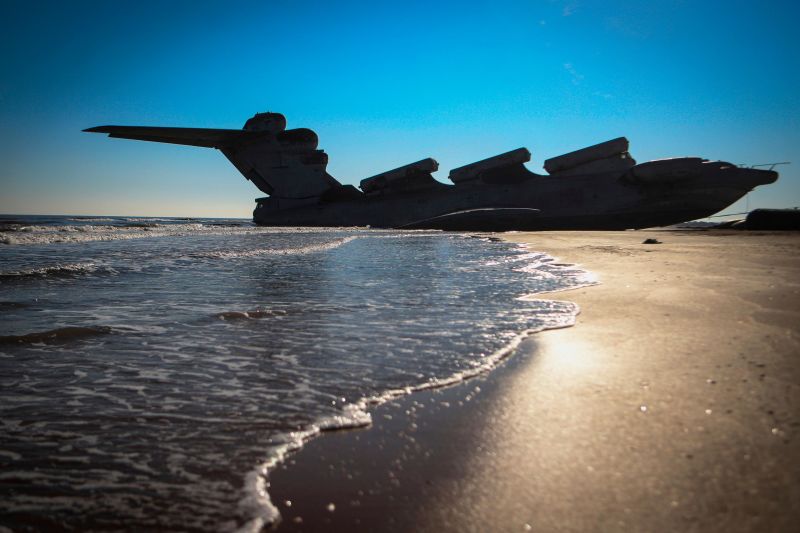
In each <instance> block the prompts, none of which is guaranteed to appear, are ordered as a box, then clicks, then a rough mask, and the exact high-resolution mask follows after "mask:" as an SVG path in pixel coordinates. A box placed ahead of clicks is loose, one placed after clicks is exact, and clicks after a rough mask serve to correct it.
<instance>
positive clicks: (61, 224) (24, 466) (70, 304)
mask: <svg viewBox="0 0 800 533" xmlns="http://www.w3.org/2000/svg"><path fill="white" fill-rule="evenodd" d="M0 242H3V243H6V245H2V244H0V313H2V316H3V320H2V321H1V322H0V370H2V372H1V373H0V385H1V386H0V424H2V433H0V500H1V501H2V503H0V524H3V525H6V526H9V527H12V528H14V529H20V530H25V529H30V530H35V529H40V528H43V527H50V528H53V527H59V528H64V527H66V528H75V529H86V528H98V529H109V528H125V529H137V528H161V529H184V530H185V529H206V530H207V529H212V530H220V529H235V528H239V527H251V528H257V527H259V526H260V525H261V524H263V523H266V522H268V521H269V520H272V519H274V518H275V510H274V508H273V507H272V506H271V504H270V502H269V499H268V495H266V494H264V493H263V489H264V474H265V472H266V470H267V469H268V467H269V465H270V464H272V463H274V462H275V461H277V460H279V459H280V458H281V457H282V455H283V454H284V453H285V452H286V451H287V450H290V449H292V448H293V447H296V446H297V445H299V444H300V443H301V442H302V440H303V439H304V438H308V437H309V436H312V435H314V434H316V433H317V432H319V431H320V429H335V428H340V427H349V426H358V425H364V424H367V423H369V414H368V411H369V404H370V402H376V401H380V400H381V399H384V398H387V397H390V396H392V395H397V394H403V393H406V392H409V391H411V390H413V389H418V388H424V387H429V386H438V385H441V384H446V383H448V382H452V381H456V380H460V379H464V378H465V377H468V376H470V375H473V374H475V373H477V372H481V371H485V370H487V369H489V368H491V367H492V366H493V365H495V364H496V363H497V362H498V360H499V359H500V358H502V357H503V356H504V355H505V354H506V353H507V352H508V351H509V349H510V348H511V347H513V345H514V343H516V342H518V341H519V339H520V335H521V334H523V333H524V332H526V331H533V330H539V329H542V328H550V327H560V326H564V325H569V324H571V323H572V321H573V320H574V315H575V313H576V312H577V309H576V307H575V306H574V305H572V304H570V303H567V302H554V301H546V300H534V301H522V300H519V299H518V298H519V297H521V296H523V295H525V294H529V293H533V292H543V291H553V290H562V289H567V288H571V287H576V286H580V285H585V284H587V283H589V282H590V280H589V278H588V276H587V275H586V273H584V272H582V271H580V270H577V269H572V268H569V267H565V266H562V265H556V264H554V262H553V260H552V258H549V257H547V256H546V255H544V254H539V253H532V252H530V251H527V250H525V249H524V248H521V247H520V246H517V245H513V244H508V243H502V242H493V241H490V240H489V239H486V238H475V237H471V236H468V235H464V234H445V233H440V232H424V231H421V232H398V231H377V230H365V229H309V228H303V229H296V228H294V229H292V228H280V229H278V228H259V227H255V226H253V225H252V224H251V223H249V222H248V221H243V220H211V219H197V220H186V219H132V218H121V217H98V218H91V217H87V218H77V217H0Z"/></svg>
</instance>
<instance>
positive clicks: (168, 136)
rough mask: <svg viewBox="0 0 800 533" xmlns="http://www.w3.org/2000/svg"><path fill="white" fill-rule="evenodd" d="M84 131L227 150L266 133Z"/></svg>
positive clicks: (143, 128)
mask: <svg viewBox="0 0 800 533" xmlns="http://www.w3.org/2000/svg"><path fill="white" fill-rule="evenodd" d="M83 131H86V132H89V133H107V134H108V136H109V137H116V138H120V139H134V140H137V141H152V142H159V143H172V144H186V145H189V146H203V147H205V148H225V147H228V146H233V145H236V144H241V143H243V142H248V141H250V140H254V139H258V138H260V137H264V136H268V135H269V133H268V132H265V131H247V130H225V129H211V128H164V127H151V126H97V127H94V128H88V129H85V130H83Z"/></svg>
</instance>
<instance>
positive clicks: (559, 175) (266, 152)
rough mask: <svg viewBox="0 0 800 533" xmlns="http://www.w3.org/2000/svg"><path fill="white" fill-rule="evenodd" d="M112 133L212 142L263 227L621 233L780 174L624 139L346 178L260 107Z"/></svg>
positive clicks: (689, 214) (722, 203)
mask: <svg viewBox="0 0 800 533" xmlns="http://www.w3.org/2000/svg"><path fill="white" fill-rule="evenodd" d="M84 131H88V132H94V133H107V134H109V136H110V137H119V138H125V139H136V140H141V141H154V142H163V143H174V144H186V145H192V146H202V147H206V148H216V149H218V150H220V151H221V152H222V153H223V154H224V155H225V157H227V158H228V160H230V162H231V163H233V165H234V166H235V167H236V168H237V169H238V170H239V172H241V173H242V175H243V176H244V177H245V178H247V179H248V180H250V181H251V182H253V184H254V185H255V186H256V187H258V188H259V189H260V190H261V191H263V192H264V193H266V194H267V196H266V197H263V198H258V199H257V200H256V208H255V211H254V212H253V220H254V221H255V222H256V223H257V224H261V225H266V226H372V227H380V228H414V229H443V230H477V231H507V230H581V229H583V230H615V229H630V228H647V227H653V226H665V225H669V224H675V223H678V222H686V221H689V220H695V219H698V218H704V217H707V216H710V215H713V214H714V213H717V212H719V211H720V210H722V209H724V208H726V207H727V206H729V205H731V204H732V203H734V202H735V201H737V200H738V199H740V198H742V197H743V196H744V195H745V194H747V193H748V192H749V191H751V190H752V189H753V188H755V187H756V186H758V185H765V184H769V183H773V182H774V181H775V180H777V179H778V173H777V172H774V171H772V170H757V169H752V168H744V167H738V166H736V165H734V164H731V163H726V162H723V161H709V160H707V159H702V158H700V157H678V158H672V159H659V160H655V161H647V162H644V163H639V164H637V163H636V161H635V160H634V159H633V158H632V157H631V155H630V153H628V140H627V139H626V138H624V137H619V138H617V139H612V140H610V141H606V142H603V143H600V144H596V145H594V146H589V147H587V148H583V149H580V150H576V151H574V152H570V153H567V154H564V155H560V156H558V157H553V158H551V159H548V160H546V161H545V163H544V168H545V170H546V171H547V174H544V175H542V174H536V173H534V172H531V171H529V170H528V169H527V168H526V167H525V163H527V162H528V161H530V159H531V153H530V152H529V151H528V150H527V149H525V148H518V149H516V150H512V151H510V152H506V153H503V154H500V155H496V156H494V157H490V158H487V159H483V160H481V161H477V162H475V163H470V164H468V165H465V166H462V167H459V168H456V169H453V170H451V171H450V175H449V179H450V181H451V182H452V183H453V184H452V185H447V184H444V183H441V182H439V181H436V180H435V179H434V178H433V175H432V174H433V173H434V172H436V171H437V170H438V168H439V164H438V163H437V162H436V160H434V159H431V158H428V159H422V160H420V161H417V162H416V163H411V164H408V165H405V166H402V167H399V168H396V169H394V170H390V171H387V172H383V173H381V174H378V175H376V176H372V177H369V178H366V179H363V180H361V182H360V190H359V189H357V188H356V187H354V186H352V185H342V184H341V183H340V182H339V181H338V180H336V179H335V178H334V177H333V176H331V175H330V174H328V172H327V170H326V168H327V164H328V155H327V154H326V153H325V152H324V151H323V150H319V149H318V138H317V135H316V133H314V132H313V131H312V130H310V129H306V128H298V129H289V130H287V129H286V118H285V117H284V116H283V115H281V114H279V113H257V114H256V115H255V116H253V117H252V118H250V119H249V120H248V121H247V122H246V123H245V125H244V128H243V129H241V130H230V129H207V128H165V127H148V126H98V127H94V128H89V129H87V130H84Z"/></svg>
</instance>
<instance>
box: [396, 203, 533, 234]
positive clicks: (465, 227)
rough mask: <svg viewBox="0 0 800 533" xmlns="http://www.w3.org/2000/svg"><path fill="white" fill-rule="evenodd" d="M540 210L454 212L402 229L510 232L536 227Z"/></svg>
mask: <svg viewBox="0 0 800 533" xmlns="http://www.w3.org/2000/svg"><path fill="white" fill-rule="evenodd" d="M538 215H539V210H538V209H528V208H522V207H490V208H482V209H467V210H464V211H454V212H453V213H447V214H444V215H440V216H438V217H433V218H428V219H425V220H419V221H417V222H412V223H411V224H406V225H404V226H400V228H402V229H440V230H444V231H509V230H514V229H516V230H525V229H529V228H533V227H534V223H535V220H536V218H537V217H538Z"/></svg>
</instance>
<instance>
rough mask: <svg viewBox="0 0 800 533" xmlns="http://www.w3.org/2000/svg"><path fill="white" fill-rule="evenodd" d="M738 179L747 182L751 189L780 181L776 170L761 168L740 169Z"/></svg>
mask: <svg viewBox="0 0 800 533" xmlns="http://www.w3.org/2000/svg"><path fill="white" fill-rule="evenodd" d="M737 174H738V178H739V180H741V181H742V182H746V184H748V185H749V186H750V187H751V188H752V187H755V186H757V185H766V184H768V183H774V182H775V181H776V180H777V179H778V173H777V172H775V171H774V170H763V169H759V168H739V169H738V172H737Z"/></svg>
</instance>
